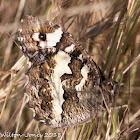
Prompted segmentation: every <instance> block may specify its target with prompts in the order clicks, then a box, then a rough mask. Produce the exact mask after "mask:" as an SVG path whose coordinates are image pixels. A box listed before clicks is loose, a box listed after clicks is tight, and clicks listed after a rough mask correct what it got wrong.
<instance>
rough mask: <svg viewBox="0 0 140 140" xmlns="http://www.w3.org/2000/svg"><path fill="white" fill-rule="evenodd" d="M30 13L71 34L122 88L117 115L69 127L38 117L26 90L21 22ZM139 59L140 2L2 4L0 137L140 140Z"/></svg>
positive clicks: (20, 0)
mask: <svg viewBox="0 0 140 140" xmlns="http://www.w3.org/2000/svg"><path fill="white" fill-rule="evenodd" d="M26 15H33V16H39V17H41V18H44V19H46V20H49V21H52V22H54V23H56V24H58V25H60V26H61V27H62V28H64V29H65V30H66V31H68V32H70V33H71V34H72V35H73V36H74V38H75V39H76V40H78V41H79V42H80V43H81V44H82V47H83V49H85V50H86V51H87V52H88V53H89V54H90V55H91V57H92V58H93V59H94V61H95V62H96V63H97V64H98V66H99V67H100V68H101V69H102V71H103V72H104V73H105V75H107V76H109V75H111V76H112V78H113V79H114V80H115V81H117V82H118V83H119V84H120V91H119V93H118V95H117V97H116V100H115V102H114V104H113V105H112V107H114V108H113V109H112V112H111V115H112V117H110V116H109V114H108V112H106V113H105V115H104V116H103V117H102V118H93V121H91V122H90V123H87V124H83V125H81V126H72V127H69V128H64V129H62V128H60V129H53V128H50V127H48V126H45V125H44V124H42V123H41V122H38V121H35V120H34V119H33V112H32V110H30V109H28V108H27V107H26V97H25V96H24V92H23V89H24V84H25V83H26V77H25V72H26V70H27V64H26V59H25V57H24V56H23V53H22V52H21V50H20V49H19V42H18V41H17V37H18V34H17V31H18V28H19V26H20V20H21V19H22V18H23V17H24V16H26ZM139 60H140V0H83V1H82V0H40V1H38V0H14V1H13V0H0V139H6V140H7V139H19V136H15V137H10V134H12V133H13V134H25V135H26V134H29V133H30V134H33V135H32V136H31V135H30V137H29V136H28V137H26V139H29V140H30V139H31V140H32V139H35V140H38V139H39V140H44V139H49V140H54V139H61V140H75V139H76V140H85V139H86V140H104V139H106V140H116V139H121V140H125V139H127V140H137V139H140V62H139ZM111 118H112V119H111ZM55 133H56V134H57V135H59V136H56V137H55V136H54V134H55ZM3 134H7V136H6V137H4V135H3ZM34 134H40V135H41V134H43V135H45V136H46V137H41V136H40V137H35V135H34ZM47 134H49V135H47ZM53 136H54V137H53ZM20 139H23V140H24V139H25V137H24V136H23V137H21V138H20Z"/></svg>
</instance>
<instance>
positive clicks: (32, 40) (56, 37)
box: [18, 16, 63, 59]
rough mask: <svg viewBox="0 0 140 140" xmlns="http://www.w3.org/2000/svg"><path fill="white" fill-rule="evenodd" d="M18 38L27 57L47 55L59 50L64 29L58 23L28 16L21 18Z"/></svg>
mask: <svg viewBox="0 0 140 140" xmlns="http://www.w3.org/2000/svg"><path fill="white" fill-rule="evenodd" d="M18 32H19V37H18V40H19V42H20V48H21V50H22V51H23V53H24V54H25V56H26V57H28V58H32V57H34V56H36V57H37V55H38V57H40V58H41V57H42V59H43V57H45V55H52V54H55V53H56V52H57V51H58V49H59V48H58V47H57V43H59V42H60V40H61V37H62V34H63V31H62V29H61V28H60V27H59V26H58V25H54V24H52V23H51V22H49V21H46V20H42V19H40V18H37V17H32V16H26V17H25V18H24V19H22V20H21V27H20V29H19V31H18Z"/></svg>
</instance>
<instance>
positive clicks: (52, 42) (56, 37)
mask: <svg viewBox="0 0 140 140" xmlns="http://www.w3.org/2000/svg"><path fill="white" fill-rule="evenodd" d="M62 34H63V31H62V29H61V28H58V29H56V30H55V31H54V32H53V33H49V34H46V37H47V47H50V46H52V47H53V46H56V43H57V42H60V39H61V37H62Z"/></svg>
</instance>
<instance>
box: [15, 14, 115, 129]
mask: <svg viewBox="0 0 140 140" xmlns="http://www.w3.org/2000/svg"><path fill="white" fill-rule="evenodd" d="M18 40H19V41H20V48H21V50H22V51H23V53H24V55H25V56H26V58H27V62H28V65H29V68H28V70H27V73H26V75H27V78H28V82H27V85H26V87H25V93H26V94H27V97H28V100H27V104H28V107H29V108H31V109H32V110H33V112H34V118H35V119H36V120H40V121H42V122H44V123H45V124H46V125H48V126H51V127H67V126H71V125H78V124H83V123H84V122H88V121H90V119H91V118H92V117H95V116H100V115H101V114H103V113H104V111H105V110H106V109H105V106H104V104H103V100H102V95H101V91H102V92H103V94H104V97H105V100H106V103H107V105H108V106H110V104H111V103H112V102H113V98H114V95H115V94H116V92H117V83H116V82H113V81H112V80H110V79H108V78H107V77H105V76H104V75H103V74H102V72H101V70H100V68H99V67H98V66H97V65H96V63H95V62H94V61H93V60H92V58H91V57H90V56H89V55H88V54H87V53H86V52H85V51H84V50H82V49H81V46H80V44H79V43H78V42H77V41H75V40H74V39H73V37H72V35H71V34H69V33H67V32H65V31H64V30H62V28H61V27H59V26H58V25H55V24H53V23H51V22H49V21H47V20H42V19H41V18H38V17H32V16H26V17H25V18H24V19H23V20H21V27H20V29H19V37H18Z"/></svg>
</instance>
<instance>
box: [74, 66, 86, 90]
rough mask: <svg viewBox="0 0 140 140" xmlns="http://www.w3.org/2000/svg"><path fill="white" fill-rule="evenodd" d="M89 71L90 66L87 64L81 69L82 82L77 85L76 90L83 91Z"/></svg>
mask: <svg viewBox="0 0 140 140" xmlns="http://www.w3.org/2000/svg"><path fill="white" fill-rule="evenodd" d="M88 73H89V68H88V66H87V65H84V66H83V68H82V69H81V74H82V76H83V78H82V80H81V82H80V84H78V85H76V86H75V89H76V91H82V90H83V86H84V84H85V82H86V80H87V79H88Z"/></svg>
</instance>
